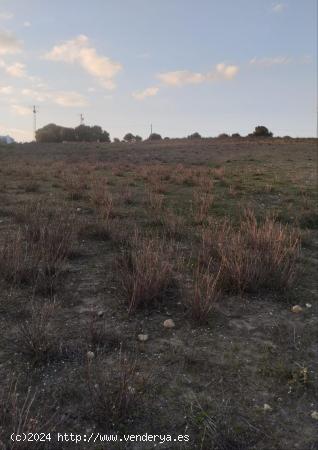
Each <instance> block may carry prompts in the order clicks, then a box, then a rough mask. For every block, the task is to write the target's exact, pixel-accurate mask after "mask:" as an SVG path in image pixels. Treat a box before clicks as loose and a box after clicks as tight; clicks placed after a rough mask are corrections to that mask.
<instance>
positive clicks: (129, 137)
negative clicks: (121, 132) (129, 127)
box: [124, 133, 135, 142]
mask: <svg viewBox="0 0 318 450" xmlns="http://www.w3.org/2000/svg"><path fill="white" fill-rule="evenodd" d="M134 140H135V136H134V135H133V134H132V133H127V134H125V136H124V141H125V142H133V141H134Z"/></svg>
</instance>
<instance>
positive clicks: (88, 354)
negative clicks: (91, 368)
mask: <svg viewBox="0 0 318 450" xmlns="http://www.w3.org/2000/svg"><path fill="white" fill-rule="evenodd" d="M86 356H87V359H90V360H92V359H94V358H95V353H94V352H91V351H88V352H87V353H86Z"/></svg>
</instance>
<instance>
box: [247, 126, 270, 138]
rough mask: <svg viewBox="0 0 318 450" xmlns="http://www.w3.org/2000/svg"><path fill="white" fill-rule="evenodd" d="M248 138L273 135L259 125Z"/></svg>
mask: <svg viewBox="0 0 318 450" xmlns="http://www.w3.org/2000/svg"><path fill="white" fill-rule="evenodd" d="M249 136H250V137H272V136H273V133H272V132H271V131H269V129H268V128H267V127H264V126H263V125H259V126H257V127H255V130H254V132H253V133H251V134H249Z"/></svg>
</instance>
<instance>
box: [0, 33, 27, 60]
mask: <svg viewBox="0 0 318 450" xmlns="http://www.w3.org/2000/svg"><path fill="white" fill-rule="evenodd" d="M21 50H22V42H21V41H19V40H18V39H17V38H16V36H15V35H14V34H13V33H10V32H9V31H3V30H2V31H1V30H0V55H11V54H15V53H19V52H20V51H21Z"/></svg>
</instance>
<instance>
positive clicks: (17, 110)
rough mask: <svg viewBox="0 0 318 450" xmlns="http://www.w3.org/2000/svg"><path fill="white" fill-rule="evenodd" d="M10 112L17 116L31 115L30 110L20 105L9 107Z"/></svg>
mask: <svg viewBox="0 0 318 450" xmlns="http://www.w3.org/2000/svg"><path fill="white" fill-rule="evenodd" d="M11 110H12V112H13V113H14V114H15V115H17V116H30V115H31V114H32V110H31V108H27V107H26V106H22V105H11Z"/></svg>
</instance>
